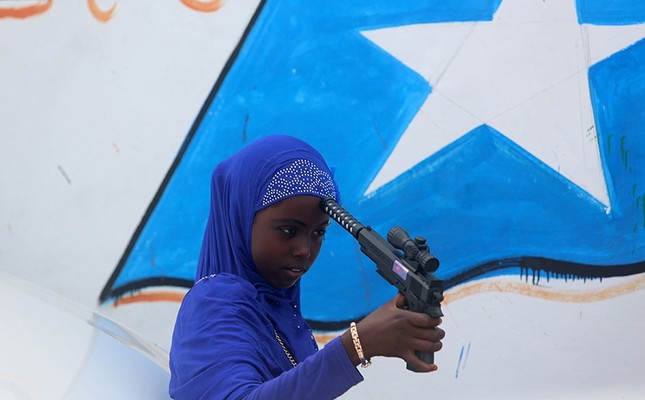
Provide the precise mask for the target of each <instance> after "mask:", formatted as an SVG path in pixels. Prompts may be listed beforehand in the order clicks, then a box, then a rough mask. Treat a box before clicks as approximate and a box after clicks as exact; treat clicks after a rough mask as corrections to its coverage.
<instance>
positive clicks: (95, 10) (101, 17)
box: [87, 0, 116, 23]
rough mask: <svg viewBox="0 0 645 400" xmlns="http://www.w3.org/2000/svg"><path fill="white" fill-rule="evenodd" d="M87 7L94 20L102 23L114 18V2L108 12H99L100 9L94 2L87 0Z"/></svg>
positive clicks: (94, 0) (93, 0)
mask: <svg viewBox="0 0 645 400" xmlns="http://www.w3.org/2000/svg"><path fill="white" fill-rule="evenodd" d="M87 5H88V7H89V8H90V12H91V13H92V15H93V16H94V18H96V19H97V20H98V21H100V22H103V23H106V22H108V21H109V20H111V19H112V17H113V16H114V11H116V1H115V2H114V4H113V5H112V7H110V8H109V9H108V10H101V8H100V7H99V6H98V5H97V4H96V0H87Z"/></svg>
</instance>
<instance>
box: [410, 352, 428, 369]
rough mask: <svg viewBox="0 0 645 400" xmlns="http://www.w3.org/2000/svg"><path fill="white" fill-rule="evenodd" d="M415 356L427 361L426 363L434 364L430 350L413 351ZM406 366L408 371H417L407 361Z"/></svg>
mask: <svg viewBox="0 0 645 400" xmlns="http://www.w3.org/2000/svg"><path fill="white" fill-rule="evenodd" d="M415 353H416V355H417V357H419V358H420V359H421V361H423V362H425V363H428V364H434V353H433V352H431V351H415ZM406 368H407V369H408V370H410V371H413V372H419V371H417V370H415V369H414V368H412V366H411V365H410V364H409V363H406Z"/></svg>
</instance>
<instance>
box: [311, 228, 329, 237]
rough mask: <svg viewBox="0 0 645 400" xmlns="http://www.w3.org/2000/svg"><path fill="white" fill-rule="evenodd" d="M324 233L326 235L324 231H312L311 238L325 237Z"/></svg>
mask: <svg viewBox="0 0 645 400" xmlns="http://www.w3.org/2000/svg"><path fill="white" fill-rule="evenodd" d="M326 233H327V230H326V229H318V230H316V231H314V234H313V236H314V238H321V237H323V236H325V234H326Z"/></svg>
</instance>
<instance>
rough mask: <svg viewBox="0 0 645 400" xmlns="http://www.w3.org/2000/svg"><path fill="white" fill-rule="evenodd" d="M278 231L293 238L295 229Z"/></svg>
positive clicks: (289, 228) (283, 228) (286, 228)
mask: <svg viewBox="0 0 645 400" xmlns="http://www.w3.org/2000/svg"><path fill="white" fill-rule="evenodd" d="M280 231H281V232H282V233H284V234H286V235H289V236H294V235H295V234H296V228H291V227H282V228H280Z"/></svg>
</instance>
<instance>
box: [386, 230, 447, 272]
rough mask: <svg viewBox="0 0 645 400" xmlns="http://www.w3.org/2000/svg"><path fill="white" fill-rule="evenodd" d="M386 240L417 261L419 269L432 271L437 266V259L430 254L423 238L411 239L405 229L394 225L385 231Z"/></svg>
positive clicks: (408, 257)
mask: <svg viewBox="0 0 645 400" xmlns="http://www.w3.org/2000/svg"><path fill="white" fill-rule="evenodd" d="M387 241H388V242H389V243H390V244H391V245H392V246H394V247H395V248H397V249H399V250H402V251H403V254H405V258H407V259H409V260H414V261H416V262H417V263H419V267H420V268H421V270H423V271H425V272H434V271H436V270H437V268H439V260H438V259H437V258H435V257H434V256H433V255H432V254H430V250H429V249H428V244H427V243H426V239H425V238H423V237H421V236H417V237H415V238H414V240H412V239H410V235H409V234H408V233H407V232H406V231H405V229H403V228H401V227H399V226H395V227H394V228H392V229H390V231H389V232H388V233H387Z"/></svg>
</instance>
